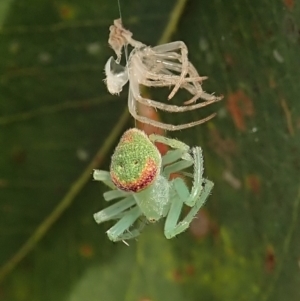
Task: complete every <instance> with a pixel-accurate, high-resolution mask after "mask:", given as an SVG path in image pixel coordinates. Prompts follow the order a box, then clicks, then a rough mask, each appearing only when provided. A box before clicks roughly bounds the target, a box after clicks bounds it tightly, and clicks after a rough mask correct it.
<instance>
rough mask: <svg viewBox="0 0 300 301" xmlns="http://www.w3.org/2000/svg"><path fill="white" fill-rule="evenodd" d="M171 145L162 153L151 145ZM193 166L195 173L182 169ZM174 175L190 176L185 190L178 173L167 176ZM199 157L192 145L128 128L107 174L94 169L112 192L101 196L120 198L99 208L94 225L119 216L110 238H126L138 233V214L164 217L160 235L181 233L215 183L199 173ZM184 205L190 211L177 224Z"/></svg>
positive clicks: (96, 177) (109, 234)
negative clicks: (190, 181) (156, 143)
mask: <svg viewBox="0 0 300 301" xmlns="http://www.w3.org/2000/svg"><path fill="white" fill-rule="evenodd" d="M155 142H160V143H163V144H165V145H168V146H170V147H171V148H172V150H170V151H169V152H167V154H165V155H164V156H161V155H160V153H159V151H158V149H157V148H156V147H155V145H154V143H155ZM191 166H193V170H194V172H193V174H189V173H186V172H184V170H185V169H186V168H188V167H191ZM172 173H177V174H178V173H179V174H182V175H185V176H190V177H191V178H192V179H193V185H192V188H191V190H189V188H188V186H187V185H186V183H185V181H184V180H183V179H182V178H181V177H176V178H175V179H170V175H171V174H172ZM202 176H203V157H202V150H201V148H200V147H193V148H190V147H189V146H188V145H186V144H185V143H183V142H181V141H178V140H175V139H170V138H166V137H163V136H159V135H154V134H152V135H150V136H149V137H148V136H147V135H146V134H145V133H144V132H143V131H141V130H138V129H129V130H128V131H126V132H125V133H124V134H123V136H122V138H121V140H120V142H119V144H118V146H117V147H116V149H115V152H114V154H113V156H112V159H111V166H110V172H108V171H103V170H95V171H94V179H95V180H98V181H102V182H103V183H104V184H106V185H107V186H108V187H110V188H111V190H110V191H108V192H105V193H104V194H103V196H104V199H105V200H106V201H112V200H115V199H118V198H121V200H120V201H118V202H117V203H115V204H113V205H111V206H109V207H107V208H105V209H103V210H101V211H99V212H97V213H95V214H94V218H95V220H96V222H97V223H99V224H100V223H102V222H105V221H109V220H117V223H116V224H115V225H114V226H113V227H112V228H110V229H109V230H108V231H107V235H108V237H109V239H110V240H112V241H120V240H127V239H131V238H135V237H137V236H139V235H140V232H141V229H142V227H143V225H144V224H142V225H141V224H139V221H138V220H139V218H140V217H142V218H144V219H146V221H149V222H156V221H158V220H160V219H161V218H163V217H166V222H165V227H164V233H165V236H166V238H172V237H175V236H176V235H178V234H180V233H181V232H183V231H185V230H186V229H187V228H188V227H189V225H190V223H191V221H192V220H193V218H194V217H195V215H196V214H197V212H198V211H199V209H200V208H201V207H202V206H203V204H204V203H205V201H206V199H207V198H208V196H209V194H210V192H211V190H212V188H213V186H214V184H213V183H212V182H211V181H209V180H207V179H204V178H203V177H202ZM183 205H187V206H189V207H190V211H189V212H188V214H187V215H186V216H185V217H184V218H183V219H182V220H181V221H180V222H178V220H179V218H180V215H181V211H182V208H183Z"/></svg>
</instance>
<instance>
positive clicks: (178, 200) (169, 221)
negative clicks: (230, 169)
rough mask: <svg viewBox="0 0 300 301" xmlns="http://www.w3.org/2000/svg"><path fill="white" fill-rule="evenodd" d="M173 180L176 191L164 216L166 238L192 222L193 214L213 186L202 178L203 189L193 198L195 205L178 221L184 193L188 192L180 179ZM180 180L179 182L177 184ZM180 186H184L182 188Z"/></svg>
mask: <svg viewBox="0 0 300 301" xmlns="http://www.w3.org/2000/svg"><path fill="white" fill-rule="evenodd" d="M176 180H177V181H176ZM180 180H181V181H180ZM175 181H176V182H175ZM174 182H175V183H174V185H175V189H176V192H177V197H174V199H173V200H172V204H171V207H170V210H169V212H168V215H167V218H166V222H165V229H164V232H165V236H166V238H168V239H170V238H172V237H175V236H176V235H178V234H180V233H181V232H183V231H185V230H186V229H188V227H189V225H190V223H191V222H192V220H193V219H194V217H195V215H196V214H197V213H198V211H199V210H200V208H201V207H202V206H203V204H204V203H205V201H206V199H207V198H208V196H209V194H210V192H211V190H212V188H213V186H214V184H213V183H212V182H211V181H209V180H206V179H204V180H203V189H202V191H201V194H200V195H199V197H198V198H197V199H196V200H195V205H194V206H193V207H192V208H191V210H190V211H189V213H188V214H187V215H186V216H185V217H184V219H183V220H182V221H180V222H179V223H178V220H179V217H180V214H181V210H182V207H183V204H184V198H185V197H186V193H187V192H188V189H187V187H186V185H185V184H184V182H183V180H182V179H180V178H176V179H175V180H174ZM180 182H181V184H179V183H180ZM182 187H185V188H184V189H182Z"/></svg>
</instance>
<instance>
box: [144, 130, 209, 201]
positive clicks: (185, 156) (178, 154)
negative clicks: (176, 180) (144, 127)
mask: <svg viewBox="0 0 300 301" xmlns="http://www.w3.org/2000/svg"><path fill="white" fill-rule="evenodd" d="M149 139H150V140H151V141H152V142H153V143H155V142H160V143H163V144H166V145H169V146H171V147H172V148H175V149H176V150H174V151H171V152H168V153H167V154H166V155H165V156H164V157H163V158H162V164H163V166H164V165H166V164H168V166H166V167H165V168H164V175H165V177H166V178H169V175H170V174H171V173H176V172H180V171H182V170H183V169H185V168H187V167H189V166H191V165H194V173H193V186H192V189H191V192H190V193H189V194H188V196H187V197H186V198H185V200H184V203H185V204H186V205H187V206H190V207H192V206H194V204H195V202H196V200H197V199H198V197H199V196H200V194H201V192H202V189H203V188H202V183H203V178H202V177H203V170H204V167H203V155H202V149H201V147H198V146H197V147H193V148H192V149H190V147H189V146H188V145H187V144H185V143H183V142H181V141H178V140H176V139H170V138H167V137H163V136H160V135H155V134H152V135H150V136H149ZM190 152H191V153H192V156H191V155H190ZM178 159H182V160H180V161H177V160H178ZM175 161H177V162H175ZM172 162H175V163H173V164H170V163H172Z"/></svg>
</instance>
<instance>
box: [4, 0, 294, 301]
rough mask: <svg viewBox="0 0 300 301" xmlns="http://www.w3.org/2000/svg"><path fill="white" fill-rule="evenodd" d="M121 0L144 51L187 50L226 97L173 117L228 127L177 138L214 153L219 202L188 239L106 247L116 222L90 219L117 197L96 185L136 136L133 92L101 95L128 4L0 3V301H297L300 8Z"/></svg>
mask: <svg viewBox="0 0 300 301" xmlns="http://www.w3.org/2000/svg"><path fill="white" fill-rule="evenodd" d="M120 2H121V11H122V17H123V21H124V25H125V26H126V27H127V28H129V29H130V30H131V31H132V32H133V34H134V37H135V38H136V39H137V40H140V41H142V42H144V43H146V44H148V45H156V44H157V43H158V42H159V41H160V43H166V42H167V38H171V40H183V41H184V42H185V43H186V44H187V46H188V49H189V58H190V60H191V62H192V63H193V64H194V65H195V66H196V68H197V70H198V71H199V73H200V75H207V76H209V79H208V80H207V81H205V82H204V83H203V88H204V89H205V91H208V92H213V91H215V92H216V94H224V96H225V99H224V101H222V102H220V103H219V104H218V105H214V106H210V107H208V108H205V109H202V110H198V111H193V112H190V113H188V114H183V115H182V114H175V113H174V114H170V113H169V114H162V118H163V120H164V121H165V122H169V123H174V124H178V123H182V122H187V121H188V120H191V119H193V120H197V119H199V118H202V117H203V116H207V115H208V114H209V113H210V112H213V111H216V112H217V113H218V117H217V118H215V119H214V120H213V121H212V122H209V123H207V124H205V125H203V126H199V127H196V128H192V129H188V130H184V131H180V132H175V133H170V134H169V135H170V136H173V137H176V138H178V139H179V140H182V141H184V142H185V143H188V144H189V145H191V146H192V145H201V146H202V147H203V151H204V160H205V176H206V177H208V178H209V179H210V180H212V181H213V182H214V183H215V187H214V190H213V194H212V195H211V196H210V198H209V199H208V202H207V204H206V207H205V209H204V210H203V211H201V212H200V213H199V216H198V219H195V221H194V222H193V225H192V227H191V228H190V229H189V230H188V231H187V232H186V233H183V234H181V235H179V236H178V238H177V239H173V240H166V239H165V238H164V236H163V230H162V223H159V224H158V225H149V226H148V227H146V230H145V231H144V232H143V233H142V235H141V237H140V238H139V240H138V241H132V242H130V246H129V247H128V246H126V245H125V244H122V243H119V244H113V243H111V242H110V241H109V240H108V238H107V237H106V234H105V231H106V230H107V229H108V228H109V227H110V226H111V223H106V224H104V225H100V226H99V225H97V224H96V223H95V222H94V221H93V218H92V215H93V213H94V212H96V211H99V210H100V209H101V208H103V207H104V206H106V204H105V202H104V200H103V197H102V194H103V192H105V191H106V189H107V188H105V187H104V185H102V184H101V183H100V184H99V183H96V182H94V181H92V177H91V171H92V169H93V168H97V167H99V168H101V169H108V166H109V162H110V155H111V154H112V152H113V147H114V146H115V145H116V144H117V142H118V137H119V136H120V135H121V134H122V132H123V131H125V129H126V128H128V127H129V126H130V125H129V124H128V121H129V118H128V116H129V115H128V113H127V103H126V99H127V90H125V91H123V92H122V93H121V95H120V97H117V96H111V95H110V94H109V93H108V91H107V90H106V87H105V85H104V84H103V82H102V80H103V78H104V74H103V68H104V64H105V62H106V60H107V59H108V57H109V56H111V55H113V53H112V50H111V49H110V48H109V47H108V44H107V39H108V28H109V26H110V25H111V24H112V21H113V20H114V19H116V18H118V17H119V10H118V4H117V1H107V0H97V1H96V0H87V1H79V0H72V1H70V0H69V1H51V0H39V1H37V0H28V1H21V0H15V1H2V2H1V4H0V24H1V29H0V41H1V43H0V70H1V75H0V76H1V80H0V97H1V101H0V143H1V148H0V214H1V218H0V250H1V252H0V278H1V277H2V283H1V284H0V300H14V301H23V300H24V301H25V300H26V301H27V300H30V301H35V300H44V301H47V300H68V301H69V300H70V301H74V300H89V301H93V300H107V301H109V300H158V301H160V300H191V301H193V300H195V301H196V300H199V299H201V300H222V301H224V300H225V301H226V300H245V301H250V300H251V301H252V300H255V301H258V300H262V301H266V300H268V301H269V300H272V301H274V300H275V301H277V300H278V301H279V300H280V301H281V300H299V297H300V291H299V289H298V288H299V285H300V276H299V272H300V271H299V270H300V266H299V260H300V244H299V241H298V240H299V235H300V231H299V229H300V220H299V214H300V208H299V207H300V206H299V203H300V185H299V169H300V164H299V153H300V142H299V141H300V139H299V136H300V133H299V131H300V126H299V124H300V123H299V117H298V116H299V115H300V114H299V113H300V103H299V101H298V94H299V88H298V82H299V79H300V69H299V66H300V59H299V51H300V49H299V48H300V46H299V45H300V44H299V43H300V35H299V30H300V22H299V21H298V20H300V7H299V5H297V3H296V2H295V3H294V2H293V1H279V2H274V1H269V2H266V1H258V0H256V1H254V2H253V1H252V2H250V1H249V0H246V1H234V2H232V3H231V2H228V3H227V2H224V1H220V0H213V1H188V2H187V3H186V5H185V1H171V0H167V1H158V0H153V1H146V0H141V1H122V0H121V1H120ZM180 5H181V6H180ZM184 5H185V6H184ZM182 12H183V14H181V13H182ZM178 18H179V19H180V20H179V22H177V21H178ZM172 33H174V35H173V36H172V37H170V35H171V34H172ZM156 92H157V91H153V92H152V90H151V97H152V98H154V99H156ZM200 114H201V115H200ZM130 122H131V125H132V124H133V123H132V120H131V121H130ZM4 276H5V277H4Z"/></svg>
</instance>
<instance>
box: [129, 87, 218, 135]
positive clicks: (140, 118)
mask: <svg viewBox="0 0 300 301" xmlns="http://www.w3.org/2000/svg"><path fill="white" fill-rule="evenodd" d="M142 99H143V98H142V97H141V96H140V97H138V98H137V100H138V101H139V102H141V103H143V104H145V105H148V106H152V107H159V106H160V105H163V107H162V109H164V110H165V111H169V112H174V111H175V110H169V108H168V106H169V105H164V104H161V103H159V102H154V101H153V100H151V101H150V102H149V100H148V99H146V101H141V100H142ZM143 100H144V99H143ZM153 102H154V103H156V104H157V105H156V104H155V105H153ZM212 102H214V101H212ZM212 102H209V103H212ZM207 103H208V102H207ZM207 103H206V104H204V103H200V104H197V105H195V106H197V107H203V106H204V105H207ZM172 107H177V106H172ZM190 107H192V106H186V107H177V109H180V110H178V111H179V112H183V111H188V110H192V109H191V108H190ZM128 109H129V112H130V114H131V115H132V116H133V118H135V119H136V120H138V121H140V122H142V123H146V124H150V125H152V126H155V127H158V128H161V129H165V130H167V131H177V130H182V129H186V128H190V127H193V126H196V125H199V124H202V123H205V122H206V121H208V120H210V119H212V118H214V117H215V116H216V113H213V114H211V115H209V116H208V117H206V118H203V119H201V120H198V121H193V122H190V123H185V124H180V125H172V124H167V123H163V122H159V121H156V120H153V119H151V118H148V117H144V116H140V115H138V113H137V109H136V101H135V98H134V97H133V95H132V92H131V90H130V91H129V96H128ZM182 109H183V110H182ZM175 112H176V111H175Z"/></svg>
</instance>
